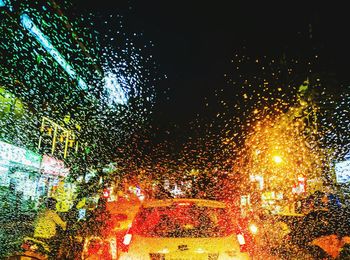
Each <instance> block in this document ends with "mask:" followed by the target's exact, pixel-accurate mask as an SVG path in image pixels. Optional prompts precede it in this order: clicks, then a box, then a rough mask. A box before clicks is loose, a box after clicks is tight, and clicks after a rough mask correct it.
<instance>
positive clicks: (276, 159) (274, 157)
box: [272, 155, 282, 164]
mask: <svg viewBox="0 0 350 260" xmlns="http://www.w3.org/2000/svg"><path fill="white" fill-rule="evenodd" d="M272 160H273V161H274V162H275V163H277V164H280V163H281V162H282V157H281V156H279V155H274V156H273V157H272Z"/></svg>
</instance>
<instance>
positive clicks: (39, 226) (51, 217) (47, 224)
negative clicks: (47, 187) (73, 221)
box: [34, 198, 67, 259]
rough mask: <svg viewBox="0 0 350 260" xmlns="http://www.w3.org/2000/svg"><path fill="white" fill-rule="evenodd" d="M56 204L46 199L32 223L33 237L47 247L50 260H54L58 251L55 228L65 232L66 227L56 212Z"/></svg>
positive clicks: (54, 200) (54, 201) (51, 199)
mask: <svg viewBox="0 0 350 260" xmlns="http://www.w3.org/2000/svg"><path fill="white" fill-rule="evenodd" d="M56 203H57V200H56V199H54V198H48V199H47V200H46V201H45V205H44V208H43V209H42V210H41V211H40V212H39V214H38V216H37V218H36V220H35V222H34V237H35V238H38V239H39V240H40V241H43V242H45V243H46V244H48V245H49V248H50V259H55V258H56V255H57V253H58V250H59V244H60V243H59V240H58V237H57V236H56V234H57V227H61V228H62V229H63V230H66V226H67V224H66V222H64V221H63V220H62V219H61V217H60V216H59V215H58V214H57V212H56Z"/></svg>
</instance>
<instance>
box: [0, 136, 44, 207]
mask: <svg viewBox="0 0 350 260" xmlns="http://www.w3.org/2000/svg"><path fill="white" fill-rule="evenodd" d="M40 163H41V156H40V155H38V154H36V153H34V152H32V151H29V150H27V149H23V148H19V147H17V146H14V145H12V144H9V143H5V142H2V141H0V187H1V190H0V192H1V194H0V195H1V196H15V197H16V198H18V199H19V200H20V201H21V203H22V202H24V201H36V200H37V198H38V193H37V189H36V187H37V183H38V180H39V178H40Z"/></svg>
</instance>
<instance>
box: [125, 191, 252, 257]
mask: <svg viewBox="0 0 350 260" xmlns="http://www.w3.org/2000/svg"><path fill="white" fill-rule="evenodd" d="M242 231H243V230H241V227H238V226H237V225H234V224H233V222H232V221H231V218H230V215H229V214H228V211H227V208H226V205H225V203H222V202H218V201H213V200H204V199H180V198H179V199H167V200H151V201H146V202H144V203H143V205H142V206H141V207H140V210H139V212H138V214H137V215H136V217H135V219H134V221H133V223H132V226H131V228H130V229H129V230H128V232H127V234H126V235H125V236H124V239H123V244H122V247H121V251H122V252H121V253H120V259H124V260H125V259H250V258H251V256H250V255H249V253H248V248H247V245H246V239H245V234H246V233H244V232H242Z"/></svg>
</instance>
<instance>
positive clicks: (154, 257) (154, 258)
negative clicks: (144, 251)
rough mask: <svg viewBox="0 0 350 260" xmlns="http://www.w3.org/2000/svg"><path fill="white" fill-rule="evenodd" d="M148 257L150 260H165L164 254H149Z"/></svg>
mask: <svg viewBox="0 0 350 260" xmlns="http://www.w3.org/2000/svg"><path fill="white" fill-rule="evenodd" d="M149 257H150V259H151V260H165V254H159V253H153V254H152V253H151V254H149Z"/></svg>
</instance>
